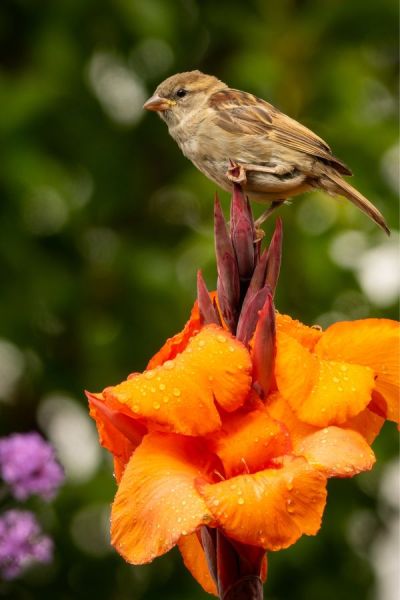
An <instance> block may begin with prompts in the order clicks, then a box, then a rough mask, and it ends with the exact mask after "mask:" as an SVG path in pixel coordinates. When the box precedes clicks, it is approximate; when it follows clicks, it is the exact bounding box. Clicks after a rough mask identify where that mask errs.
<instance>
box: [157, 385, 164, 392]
mask: <svg viewBox="0 0 400 600" xmlns="http://www.w3.org/2000/svg"><path fill="white" fill-rule="evenodd" d="M158 389H159V390H161V391H162V392H163V391H164V390H165V383H160V385H159V386H158Z"/></svg>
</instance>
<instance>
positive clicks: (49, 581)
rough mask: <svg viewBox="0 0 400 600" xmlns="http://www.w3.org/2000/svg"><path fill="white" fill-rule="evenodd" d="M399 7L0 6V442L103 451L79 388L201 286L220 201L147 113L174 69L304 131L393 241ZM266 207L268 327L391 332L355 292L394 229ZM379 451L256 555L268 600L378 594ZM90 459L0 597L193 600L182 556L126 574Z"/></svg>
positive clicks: (382, 456)
mask: <svg viewBox="0 0 400 600" xmlns="http://www.w3.org/2000/svg"><path fill="white" fill-rule="evenodd" d="M397 13H398V9H397V7H396V3H395V2H394V1H392V0H381V1H380V2H365V0H352V1H351V2H340V1H337V0H336V1H335V0H280V1H279V2H273V1H262V0H249V1H248V2H235V1H233V0H231V1H230V2H227V1H225V0H220V1H218V2H213V1H212V0H203V1H199V0H198V1H195V0H176V1H174V2H168V1H167V0H142V1H140V0H114V1H113V2H111V1H109V2H101V1H100V2H99V1H98V0H97V1H94V0H84V1H82V0H57V1H54V0H53V1H49V0H48V1H46V0H42V1H41V2H36V1H35V0H2V2H1V5H0V48H1V69H0V107H1V108H0V135H1V140H2V143H1V150H0V152H1V160H0V189H1V203H0V218H1V235H0V272H1V276H2V277H1V278H2V293H1V312H0V336H1V338H2V340H3V342H5V346H4V344H3V347H2V348H3V350H1V351H0V371H1V372H3V371H4V373H5V375H4V377H6V379H7V378H8V379H7V381H9V385H8V387H7V389H6V391H5V392H4V394H3V395H4V398H3V400H4V401H3V402H2V403H1V404H0V410H1V423H0V427H1V434H2V435H4V434H7V433H9V432H11V431H28V430H31V429H36V428H39V429H40V430H41V431H42V432H44V434H45V435H48V436H49V437H50V438H51V439H52V440H53V442H54V443H55V444H56V446H57V447H58V448H59V452H60V456H61V458H62V457H63V456H64V455H65V452H67V453H68V451H69V450H70V451H72V452H73V450H74V447H78V446H79V448H81V452H82V454H81V457H82V461H83V462H84V455H85V456H86V453H87V451H89V446H90V452H91V453H92V454H93V452H94V451H93V450H92V449H93V445H94V443H95V442H94V441H93V431H92V429H90V430H89V432H88V431H87V425H86V429H85V425H82V424H83V423H85V422H86V421H87V420H88V417H86V414H85V411H86V405H85V399H84V396H83V390H84V389H85V388H87V389H90V390H93V391H95V390H101V389H102V388H103V387H105V386H106V385H111V384H113V383H116V382H118V381H120V380H122V379H123V378H124V377H125V376H126V375H127V373H129V372H131V371H139V370H141V369H143V367H144V366H145V364H146V362H147V360H148V359H149V357H150V356H151V355H152V354H153V353H154V352H155V351H156V350H157V349H158V348H159V347H160V345H161V344H162V343H163V341H164V340H165V338H166V337H168V336H170V335H171V334H173V333H174V332H176V331H178V330H179V329H180V328H181V327H182V325H183V323H184V322H185V320H186V319H187V317H188V314H189V310H190V308H191V305H192V303H193V300H194V297H195V275H196V270H197V268H199V267H200V268H202V269H203V271H204V273H205V276H206V279H207V281H208V283H209V285H210V287H211V288H212V287H213V286H214V282H215V278H216V273H215V263H214V256H213V239H212V218H211V216H212V200H213V195H214V192H215V186H214V185H213V184H212V183H210V182H209V181H207V180H206V179H205V178H204V177H203V176H202V175H201V174H200V173H198V172H197V171H196V170H195V169H194V167H192V165H191V164H190V163H189V162H188V161H187V160H186V159H185V158H184V157H183V156H182V155H181V153H180V152H179V150H178V148H177V147H176V146H175V144H174V142H173V141H172V140H171V139H170V138H169V137H168V134H167V131H166V128H165V126H164V124H163V123H162V122H161V121H160V120H159V119H158V118H156V116H155V115H153V114H150V115H149V114H143V111H142V110H141V108H140V107H141V104H142V102H143V100H144V99H145V98H146V95H150V93H151V92H152V91H153V89H154V87H155V86H156V85H157V84H158V83H159V81H160V80H161V79H163V78H165V77H166V76H167V75H170V74H172V73H174V72H178V71H182V70H189V69H192V68H200V69H201V70H203V71H206V72H211V73H214V74H216V75H217V76H219V77H220V78H221V79H223V80H225V81H227V82H229V83H230V84H231V85H232V86H234V87H237V88H242V89H245V90H249V91H252V92H254V93H256V94H257V95H259V96H261V97H264V98H266V99H268V100H269V101H271V102H272V103H274V104H275V105H277V106H278V107H279V108H281V109H282V110H284V111H285V112H287V113H289V114H290V115H291V116H293V117H295V118H297V119H299V120H301V121H302V122H303V123H304V124H306V125H308V126H309V127H311V128H313V129H314V130H315V131H316V132H318V133H319V134H320V135H321V136H322V137H324V138H325V139H326V140H327V141H328V142H329V143H330V144H331V146H332V148H333V149H334V152H335V154H337V155H338V156H340V157H341V158H342V159H343V160H344V161H345V162H347V163H348V164H349V165H350V166H351V167H352V169H353V170H354V172H355V174H356V175H355V177H354V183H355V185H356V186H358V187H359V189H360V190H361V191H363V192H364V193H365V194H366V195H367V196H368V197H369V198H370V199H371V200H372V201H374V203H375V204H376V205H377V206H378V207H379V208H380V209H381V210H382V212H383V213H384V214H385V215H386V217H387V220H388V222H389V224H390V226H391V227H392V228H393V229H394V230H396V229H397V227H398V208H397V198H396V194H395V187H396V181H395V180H396V175H395V163H396V155H395V150H394V149H395V144H396V141H397V114H396V106H397V105H396V87H395V86H396V78H397V69H398V61H397V21H398V14H397ZM221 197H222V199H223V202H224V206H225V207H227V206H228V196H227V194H225V193H221ZM259 211H260V208H259V207H255V212H259ZM280 212H281V215H282V216H283V219H284V233H285V242H284V259H283V269H282V274H281V279H280V286H279V292H278V302H277V305H278V308H279V310H280V311H281V312H288V313H289V314H291V315H292V316H295V317H298V318H300V319H302V320H303V321H305V322H307V323H315V322H318V323H321V324H323V325H327V324H329V323H330V322H332V321H334V320H336V319H348V318H350V319H354V318H362V317H367V316H377V317H389V318H397V314H398V313H397V307H396V305H395V297H393V294H392V295H390V294H389V297H384V298H383V299H382V298H381V297H380V296H379V294H378V297H376V295H374V291H372V292H368V290H369V289H370V288H368V289H367V288H366V287H365V286H364V287H363V284H362V281H363V279H362V273H364V271H365V269H366V270H367V272H368V273H370V272H369V271H368V269H369V267H370V264H369V263H371V265H372V266H373V264H375V263H374V261H375V262H376V256H378V257H382V256H383V258H384V260H383V266H384V267H385V268H386V269H389V278H390V268H391V264H392V263H391V262H390V260H392V259H391V258H390V257H393V247H394V246H393V244H395V243H396V240H398V238H397V237H396V234H395V235H394V236H392V240H391V241H386V240H385V239H384V235H383V234H382V233H381V232H380V231H378V230H377V229H376V228H375V226H374V225H373V224H371V223H370V222H369V221H368V220H367V219H366V217H364V216H363V215H362V214H360V213H358V212H357V211H356V209H354V208H352V207H351V206H350V205H348V204H347V203H345V202H344V201H342V200H333V199H331V198H329V197H327V196H324V195H322V194H319V193H315V194H312V195H311V194H310V195H309V196H305V197H304V198H301V199H296V200H295V201H294V202H293V205H292V206H291V207H285V208H283V209H282V210H281V211H280ZM270 228H271V225H269V226H268V228H267V229H269V230H270ZM344 233H346V234H347V237H346V236H344V237H343V234H344ZM341 236H342V237H341ZM346 244H347V245H346ZM374 252H375V253H374ZM377 252H378V254H376V253H377ZM385 253H386V254H385ZM338 255H339V258H337V257H338ZM386 256H387V257H388V259H387V261H385V257H386ZM389 259H390V260H389ZM381 264H382V263H379V265H381ZM346 265H347V266H346ZM363 269H364V270H363ZM378 270H379V269H378ZM380 270H381V269H380ZM373 277H374V272H373V271H372V278H373ZM392 277H395V272H394V270H393V274H392ZM370 278H371V274H370ZM379 281H380V280H379ZM379 281H378V282H377V287H379V286H380V285H381V284H380V283H379ZM360 286H361V287H360ZM372 287H373V286H372ZM378 292H379V290H378ZM4 348H5V350H4ZM4 352H5V354H4ZM7 352H8V354H7ZM3 355H4V356H6V358H7V360H8V362H7V360H3V359H4V356H3ZM13 356H14V359H13ZM10 357H11V358H10ZM2 360H3V365H2V364H1V362H2ZM10 365H11V366H10ZM16 365H17V367H16ZM10 369H11V376H10ZM12 369H14V371H12ZM13 372H15V373H14V374H15V377H14V378H13V376H12V373H13ZM71 414H73V415H75V417H76V420H75V421H73V423H74V424H75V425H73V426H72V425H71V419H70V416H71ZM64 415H65V420H64ZM57 416H60V418H59V420H58V421H57ZM75 417H74V418H75ZM54 423H56V424H57V426H55V425H54ZM375 450H376V453H377V457H378V464H377V466H376V468H375V470H374V471H373V472H372V473H371V474H367V475H363V476H361V477H359V478H358V479H357V480H355V481H334V482H332V483H331V484H330V487H329V503H328V508H327V510H326V513H325V518H324V522H323V527H322V531H321V533H320V534H319V535H318V536H317V537H316V538H304V539H302V540H301V541H300V542H299V543H298V544H297V545H296V546H294V547H293V548H291V549H289V550H287V551H284V552H281V553H277V554H275V555H271V556H270V574H269V578H268V583H267V585H266V598H269V599H274V600H288V599H289V598H290V599H293V600H294V599H295V600H319V599H320V598H324V599H325V600H335V599H336V598H337V597H340V598H342V599H343V600H347V599H348V600H350V599H351V600H354V599H355V598H357V599H358V598H360V599H361V598H370V599H372V598H378V597H381V596H379V595H378V591H377V587H376V578H375V571H374V568H373V566H372V563H371V560H370V559H371V556H372V555H373V554H374V548H376V540H377V539H378V538H379V539H381V538H384V537H385V535H387V533H388V532H386V530H385V528H387V527H388V524H387V523H388V520H387V518H388V517H387V514H388V510H389V509H388V508H387V507H386V508H385V505H384V504H382V502H381V500H380V496H379V493H378V490H379V482H380V480H381V476H382V474H383V473H384V469H385V464H386V463H387V462H388V461H390V460H391V459H392V458H393V457H394V456H395V453H396V443H395V430H394V427H391V426H386V428H385V431H384V432H383V435H382V436H381V438H380V439H379V441H378V442H377V443H376V445H375ZM76 461H78V462H79V456H78V458H77V457H76V455H75V462H76ZM93 465H94V466H93V467H92V470H90V469H88V471H87V473H86V476H82V475H81V477H80V478H79V477H77V476H74V475H73V472H71V473H69V470H68V468H67V474H68V479H67V483H66V485H65V486H64V488H63V490H62V491H61V493H60V495H59V497H58V499H57V500H56V501H55V502H54V504H53V505H52V506H51V507H43V506H42V505H34V506H35V508H36V509H37V510H38V511H39V512H40V515H41V517H42V521H43V525H44V528H45V529H46V530H47V531H49V532H51V533H52V535H53V536H54V538H55V542H56V559H55V561H54V563H53V565H52V566H50V567H49V568H43V569H38V570H35V571H32V572H30V573H29V574H27V575H26V576H24V577H23V578H22V579H20V580H19V581H18V582H15V583H13V584H1V585H0V596H2V597H10V598H15V599H21V600H30V599H33V598H38V599H39V598H40V599H41V600H50V599H51V600H54V599H55V598H57V599H61V600H72V599H77V600H80V599H82V600H83V599H86V598H87V597H88V596H89V594H90V596H91V597H95V598H97V600H128V599H133V600H139V599H145V600H151V599H153V598H163V599H166V600H172V599H173V600H175V599H176V600H179V599H182V600H183V599H187V600H189V599H190V600H192V599H193V600H195V599H196V598H198V599H199V600H200V599H201V598H205V597H206V594H205V593H204V592H203V591H202V590H201V589H200V588H199V586H198V585H197V584H196V582H195V581H194V580H192V579H191V576H190V575H189V574H188V573H187V572H186V571H185V569H184V568H183V567H182V565H181V560H180V557H179V555H178V553H177V552H176V551H172V552H171V553H170V554H169V555H167V556H165V557H162V558H160V559H158V560H157V561H155V563H153V564H151V565H147V566H143V567H131V566H128V565H126V564H124V562H123V560H122V559H121V558H120V557H119V556H118V555H117V554H116V553H114V552H113V551H112V549H111V548H109V545H108V541H107V539H106V537H105V533H104V532H105V531H106V530H107V510H108V506H109V504H110V503H111V500H112V497H113V493H114V490H115V485H114V482H113V478H112V469H111V464H110V461H109V460H108V457H107V456H106V455H105V453H101V455H100V460H99V462H96V461H94V462H93ZM394 493H395V491H394Z"/></svg>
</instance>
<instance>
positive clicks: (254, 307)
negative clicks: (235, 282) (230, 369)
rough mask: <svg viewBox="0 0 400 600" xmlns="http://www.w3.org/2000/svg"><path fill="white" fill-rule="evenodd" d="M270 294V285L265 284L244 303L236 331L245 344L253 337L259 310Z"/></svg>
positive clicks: (238, 337)
mask: <svg viewBox="0 0 400 600" xmlns="http://www.w3.org/2000/svg"><path fill="white" fill-rule="evenodd" d="M268 296H271V290H270V288H269V286H268V285H265V286H264V287H263V288H261V290H259V291H258V292H257V293H256V294H254V296H252V297H251V299H250V300H249V301H248V302H247V303H245V304H243V308H242V311H241V313H240V317H239V322H238V325H237V331H236V337H237V339H238V340H240V341H241V342H243V344H248V343H249V341H250V340H251V338H252V337H253V334H254V331H255V328H256V325H257V322H258V318H259V312H260V310H261V309H262V308H263V306H264V305H265V303H266V301H267V298H268Z"/></svg>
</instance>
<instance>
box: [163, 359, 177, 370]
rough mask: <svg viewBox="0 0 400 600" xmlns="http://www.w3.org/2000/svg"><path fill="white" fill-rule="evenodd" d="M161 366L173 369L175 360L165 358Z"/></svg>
mask: <svg viewBox="0 0 400 600" xmlns="http://www.w3.org/2000/svg"><path fill="white" fill-rule="evenodd" d="M163 367H165V368H166V369H173V368H174V367H175V362H174V361H173V360H166V361H165V363H164V364H163Z"/></svg>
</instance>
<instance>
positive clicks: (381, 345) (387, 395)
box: [315, 319, 400, 422]
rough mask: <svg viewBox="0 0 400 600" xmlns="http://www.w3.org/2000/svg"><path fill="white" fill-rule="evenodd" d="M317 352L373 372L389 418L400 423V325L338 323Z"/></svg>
mask: <svg viewBox="0 0 400 600" xmlns="http://www.w3.org/2000/svg"><path fill="white" fill-rule="evenodd" d="M315 352H316V353H317V354H318V355H319V356H321V357H323V358H328V359H334V360H340V361H345V362H349V363H352V364H357V365H364V366H366V367H370V368H371V369H373V371H374V373H375V375H376V381H375V389H376V391H377V392H378V393H379V394H381V396H382V397H383V399H384V400H385V402H386V407H387V408H386V417H387V418H388V419H390V420H391V421H397V422H398V421H399V391H400V384H399V373H400V365H399V358H400V325H399V323H397V322H396V321H391V320H389V319H363V320H361V321H349V322H346V321H344V322H341V323H335V324H334V325H331V326H330V327H328V329H327V330H326V331H325V333H324V334H323V336H322V337H321V339H320V341H319V342H318V344H317V345H316V347H315Z"/></svg>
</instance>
